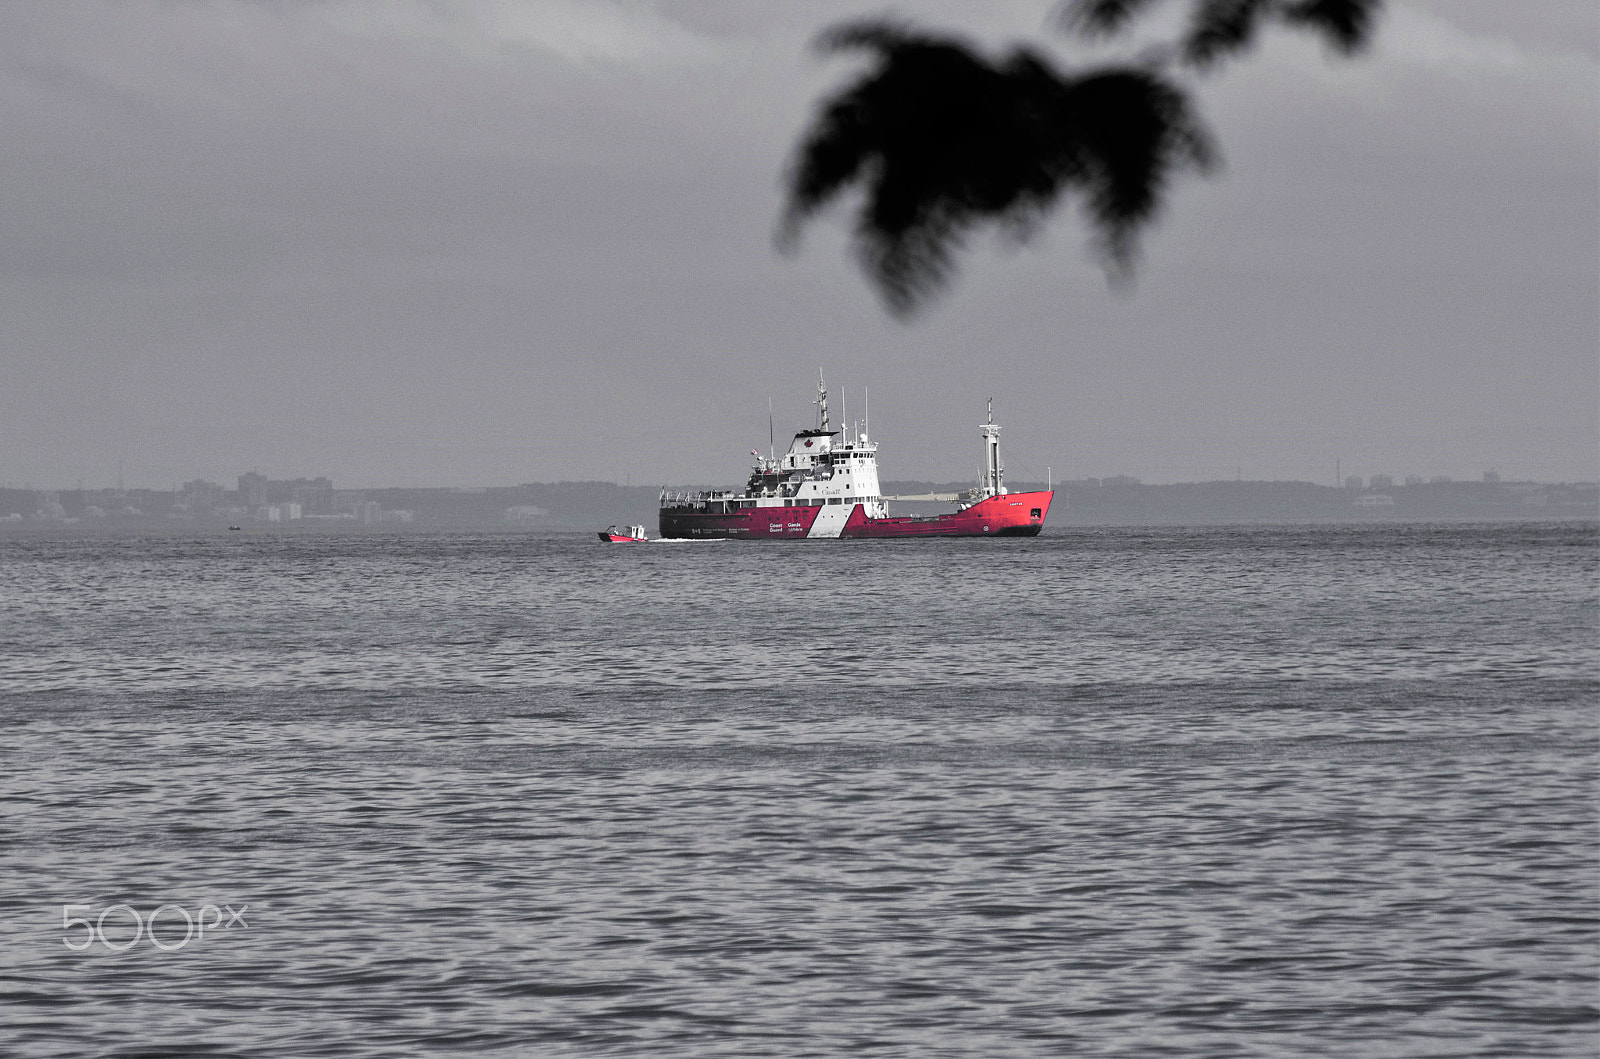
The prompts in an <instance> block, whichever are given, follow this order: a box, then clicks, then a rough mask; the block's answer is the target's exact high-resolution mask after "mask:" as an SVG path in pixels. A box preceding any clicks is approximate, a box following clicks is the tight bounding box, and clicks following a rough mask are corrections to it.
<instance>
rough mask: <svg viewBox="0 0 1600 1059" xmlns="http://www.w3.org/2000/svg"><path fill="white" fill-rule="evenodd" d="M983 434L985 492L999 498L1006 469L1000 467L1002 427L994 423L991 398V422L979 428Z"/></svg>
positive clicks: (992, 399)
mask: <svg viewBox="0 0 1600 1059" xmlns="http://www.w3.org/2000/svg"><path fill="white" fill-rule="evenodd" d="M978 430H979V431H980V432H982V434H983V491H984V493H986V494H987V495H989V496H999V495H1000V494H1001V493H1002V492H1003V491H1004V489H1003V487H1002V483H1003V481H1004V480H1005V468H1003V467H1002V466H1000V427H999V426H998V425H997V424H996V423H995V421H994V398H993V397H991V398H989V421H988V422H987V423H984V424H983V425H982V426H980V427H979V428H978Z"/></svg>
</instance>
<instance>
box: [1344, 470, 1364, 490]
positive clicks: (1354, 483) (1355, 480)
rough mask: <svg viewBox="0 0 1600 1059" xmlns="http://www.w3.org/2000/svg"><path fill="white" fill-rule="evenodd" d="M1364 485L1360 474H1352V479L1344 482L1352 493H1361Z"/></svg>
mask: <svg viewBox="0 0 1600 1059" xmlns="http://www.w3.org/2000/svg"><path fill="white" fill-rule="evenodd" d="M1362 484H1363V483H1362V481H1361V476H1360V475H1359V474H1352V475H1351V476H1350V477H1348V478H1346V479H1345V480H1344V487H1345V488H1346V489H1349V490H1350V491H1351V492H1357V493H1358V492H1360V491H1361V486H1362Z"/></svg>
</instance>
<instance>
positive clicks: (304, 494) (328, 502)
mask: <svg viewBox="0 0 1600 1059" xmlns="http://www.w3.org/2000/svg"><path fill="white" fill-rule="evenodd" d="M273 484H274V485H283V486H287V487H288V493H289V502H290V503H292V504H298V505H300V509H301V510H302V511H304V512H305V513H306V514H307V515H331V514H333V513H334V512H333V482H332V481H330V480H329V479H327V478H296V479H294V480H292V481H287V482H281V483H279V482H275V483H273Z"/></svg>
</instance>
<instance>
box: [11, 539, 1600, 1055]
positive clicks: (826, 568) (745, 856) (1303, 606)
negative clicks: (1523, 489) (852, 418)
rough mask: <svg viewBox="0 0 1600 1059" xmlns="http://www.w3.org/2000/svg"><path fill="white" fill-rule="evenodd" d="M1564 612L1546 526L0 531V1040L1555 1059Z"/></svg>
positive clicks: (1577, 590)
mask: <svg viewBox="0 0 1600 1059" xmlns="http://www.w3.org/2000/svg"><path fill="white" fill-rule="evenodd" d="M1597 600H1600V536H1597V529H1596V526H1595V525H1594V524H1593V523H1588V524H1575V525H1555V524H1538V525H1534V524H1521V525H1499V526H1433V525H1382V526H1365V525H1364V526H1352V527H1290V526H1278V527H1250V528H1237V527H1235V528H1205V529H1103V530H1076V529H1073V530H1057V531H1054V532H1052V533H1050V534H1048V535H1046V536H1044V537H1041V538H1038V539H1035V540H1007V541H931V542H906V541H901V542H827V543H811V544H803V543H802V544H784V543H771V544H685V545H672V546H669V545H644V546H639V545H634V546H623V547H604V546H601V545H599V544H597V543H594V542H592V541H591V540H590V539H583V538H577V537H568V538H538V537H528V536H387V537H370V538H357V537H349V536H337V537H335V536H328V537H313V536H291V537H272V536H257V535H253V534H248V533H246V534H230V535H226V536H214V537H208V538H203V539H176V538H171V537H167V538H144V539H97V540H55V539H51V540H41V539H10V540H5V541H0V1054H4V1055H8V1056H85V1055H118V1056H134V1055H152V1056H153V1055H174V1054H184V1055H226V1056H240V1057H263V1056H284V1057H290V1056H293V1057H320V1056H392V1055H443V1054H450V1053H458V1052H471V1053H473V1054H490V1055H531V1056H589V1055H636V1056H663V1055H711V1056H756V1055H775V1056H801V1055H840V1054H845V1053H850V1054H865V1055H873V1056H907V1057H912V1056H916V1057H921V1056H1012V1055H1016V1056H1032V1055H1067V1054H1071V1055H1105V1056H1159V1055H1182V1056H1241V1055H1244V1056H1253V1055H1260V1056H1282V1055H1340V1056H1348V1055H1384V1056H1391V1055H1394V1056H1411V1055H1417V1056H1423V1055H1426V1056H1434V1055H1440V1056H1443V1055H1451V1056H1462V1055H1473V1056H1479V1055H1481V1056H1491V1055H1493V1056H1518V1057H1523V1056H1545V1055H1562V1056H1589V1055H1594V1054H1596V1052H1597V1050H1600V996H1597V988H1600V987H1597V980H1600V979H1597V976H1600V924H1597V913H1600V809H1597V751H1600V720H1597V711H1596V705H1597V701H1600V696H1597V691H1600V664H1597V663H1600V602H1597ZM65 906H72V907H70V908H67V907H65ZM118 906H126V907H118ZM161 906H169V907H166V908H164V909H163V910H162V911H161V912H160V914H159V915H158V916H157V917H156V925H155V927H154V941H155V942H159V943H160V944H159V946H158V945H157V944H153V943H152V937H151V934H150V933H149V932H148V931H146V930H145V927H144V926H143V922H144V921H145V920H147V919H148V918H149V917H150V914H151V913H152V912H153V911H155V910H156V909H157V908H160V907H161ZM208 906H209V907H208ZM135 914H137V915H138V917H139V920H140V924H141V925H140V927H139V932H138V933H136V932H135V921H134V918H133V917H134V915H135ZM64 916H65V917H66V918H67V919H80V920H87V921H88V923H89V924H90V925H89V926H87V927H86V926H84V925H83V924H81V923H79V924H73V925H72V926H70V927H68V928H66V929H64V928H63V923H64ZM185 916H187V917H189V919H190V920H193V919H195V918H198V919H199V920H200V921H201V923H202V924H204V925H205V930H204V931H203V933H200V934H198V935H197V933H196V931H195V930H194V929H192V928H186V925H185V919H184V917H185ZM235 916H237V918H234V917H235ZM95 924H98V926H96V925H95ZM185 938H187V939H188V940H187V941H185ZM86 943H87V947H85V948H83V951H75V949H74V947H75V946H82V945H85V944H86ZM113 947H114V948H116V949H118V950H121V951H113Z"/></svg>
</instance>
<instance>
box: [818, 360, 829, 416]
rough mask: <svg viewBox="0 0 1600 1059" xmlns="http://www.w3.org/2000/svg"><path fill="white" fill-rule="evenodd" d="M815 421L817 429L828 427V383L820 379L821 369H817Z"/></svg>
mask: <svg viewBox="0 0 1600 1059" xmlns="http://www.w3.org/2000/svg"><path fill="white" fill-rule="evenodd" d="M817 422H818V424H819V427H818V429H821V430H827V429H828V384H827V383H825V382H823V381H822V369H821V368H818V369H817Z"/></svg>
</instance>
